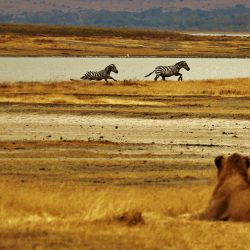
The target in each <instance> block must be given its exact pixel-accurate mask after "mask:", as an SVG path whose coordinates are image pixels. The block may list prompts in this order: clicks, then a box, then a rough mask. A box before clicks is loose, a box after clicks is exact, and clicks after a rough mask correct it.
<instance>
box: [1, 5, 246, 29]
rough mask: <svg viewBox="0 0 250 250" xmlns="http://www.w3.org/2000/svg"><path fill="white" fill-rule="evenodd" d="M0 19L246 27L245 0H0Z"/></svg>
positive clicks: (157, 26) (225, 27) (106, 23)
mask: <svg viewBox="0 0 250 250" xmlns="http://www.w3.org/2000/svg"><path fill="white" fill-rule="evenodd" d="M0 9H1V12H0V23H30V24H50V25H72V26H86V25H90V26H97V27H140V28H158V29H171V30H197V31H199V30H203V31H205V30H208V31H209V30H210V31H211V30H212V31H250V1H249V0H236V1H234V0H168V1H166V0H120V1H117V0H93V1H92V0H70V1H69V0H60V1H55V0H54V1H53V0H18V1H14V0H1V1H0Z"/></svg>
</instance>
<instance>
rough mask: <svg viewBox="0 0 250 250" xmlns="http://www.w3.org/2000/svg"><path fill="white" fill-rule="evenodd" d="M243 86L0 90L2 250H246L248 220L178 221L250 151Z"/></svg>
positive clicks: (249, 103) (248, 102)
mask: <svg viewBox="0 0 250 250" xmlns="http://www.w3.org/2000/svg"><path fill="white" fill-rule="evenodd" d="M249 83H250V81H249V79H244V80H241V79H238V80H228V81H209V82H206V81H204V82H200V81H197V82H196V81H193V82H183V83H180V84H179V85H176V84H173V83H172V84H171V83H169V84H168V85H166V84H162V83H161V82H159V83H157V84H154V85H153V86H152V83H151V82H144V83H140V82H138V83H136V82H121V83H117V84H111V85H110V84H109V85H107V84H105V83H91V84H89V83H74V84H72V83H57V84H54V83H29V84H26V83H15V84H12V83H2V84H0V91H1V95H0V102H1V105H0V180H1V181H0V190H1V196H0V217H1V219H0V248H2V249H201V248H203V249H230V248H233V249H248V246H249V243H250V237H249V229H250V225H249V224H246V223H245V224H244V223H225V222H221V223H218V222H199V221H187V220H183V219H180V218H178V215H180V214H182V213H187V212H193V211H197V210H198V209H200V208H203V207H205V205H206V203H207V202H208V199H209V196H210V193H211V191H212V187H213V185H214V181H215V176H216V172H215V168H214V165H213V158H214V157H215V156H217V155H218V154H229V153H232V152H240V153H243V154H246V155H250V143H249V141H250V140H249V137H250V133H249V132H250V121H249V116H250V112H249V110H250V109H249V108H250V98H249ZM208 84H209V90H208V87H207V86H208ZM180 88H181V93H179V91H180ZM208 91H209V94H208ZM218 235H219V236H218Z"/></svg>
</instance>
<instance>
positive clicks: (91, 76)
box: [81, 64, 118, 82]
mask: <svg viewBox="0 0 250 250" xmlns="http://www.w3.org/2000/svg"><path fill="white" fill-rule="evenodd" d="M111 72H114V73H118V70H117V68H116V67H115V65H114V64H110V65H109V66H107V67H106V68H105V69H103V70H100V71H88V72H87V73H86V74H85V75H84V76H83V77H81V79H83V80H96V81H100V80H102V79H105V81H106V82H108V79H113V80H114V81H116V80H115V79H114V78H113V77H112V76H110V73H111Z"/></svg>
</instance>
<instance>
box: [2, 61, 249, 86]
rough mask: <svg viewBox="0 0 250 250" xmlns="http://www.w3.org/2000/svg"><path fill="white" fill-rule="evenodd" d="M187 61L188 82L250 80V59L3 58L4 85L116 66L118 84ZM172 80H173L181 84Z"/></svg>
mask: <svg viewBox="0 0 250 250" xmlns="http://www.w3.org/2000/svg"><path fill="white" fill-rule="evenodd" d="M181 60H185V61H186V62H187V63H188V65H189V67H190V71H186V70H185V69H182V70H181V73H182V74H183V79H184V80H200V79H222V78H244V77H250V59H248V58H247V59H242V58H240V59H237V58H148V57H147V58H118V57H115V58H112V57H87V58H86V57H0V81H62V80H69V79H70V78H74V79H80V77H81V76H83V75H84V73H85V72H86V71H89V70H93V71H98V70H101V69H103V68H105V67H106V66H107V65H109V64H111V63H114V64H115V65H116V67H117V69H118V70H119V73H118V74H114V73H112V74H111V75H112V76H113V77H114V78H116V79H117V80H125V79H127V80H128V79H134V80H153V79H154V75H153V74H152V75H151V76H150V77H147V78H144V75H146V74H148V73H150V72H152V71H153V70H154V68H155V67H156V66H159V65H173V64H175V63H176V62H178V61H181ZM177 78H178V77H171V78H169V80H177Z"/></svg>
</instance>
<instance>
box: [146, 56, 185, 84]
mask: <svg viewBox="0 0 250 250" xmlns="http://www.w3.org/2000/svg"><path fill="white" fill-rule="evenodd" d="M182 68H184V69H186V70H187V71H189V70H190V68H189V67H188V65H187V63H186V62H185V61H180V62H178V63H176V64H175V65H172V66H157V67H156V68H155V70H154V71H153V72H151V73H149V74H148V75H146V76H145V77H148V76H150V75H151V74H153V73H154V72H155V74H156V76H155V81H157V79H158V78H159V77H160V76H161V77H162V80H164V81H165V78H166V77H170V76H179V78H178V81H182V74H181V73H180V72H179V71H180V70H181V69H182Z"/></svg>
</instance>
